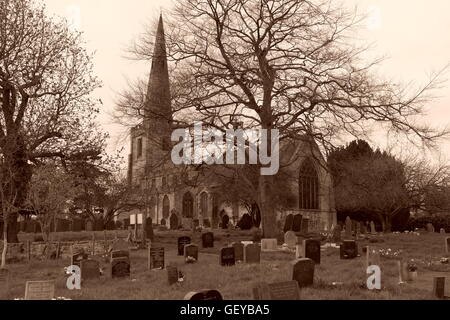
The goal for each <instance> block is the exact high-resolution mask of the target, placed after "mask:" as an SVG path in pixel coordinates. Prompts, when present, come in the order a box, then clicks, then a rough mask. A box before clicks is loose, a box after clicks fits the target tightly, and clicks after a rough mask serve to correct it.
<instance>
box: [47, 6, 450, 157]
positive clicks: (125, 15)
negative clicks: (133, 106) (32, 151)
mask: <svg viewBox="0 0 450 320" xmlns="http://www.w3.org/2000/svg"><path fill="white" fill-rule="evenodd" d="M342 1H343V3H345V4H347V5H349V6H352V7H353V6H356V5H357V6H358V9H359V11H360V12H361V13H368V14H369V17H370V18H369V19H368V21H367V28H366V29H365V30H364V31H363V32H362V33H361V34H360V37H362V38H363V39H364V40H366V41H367V42H369V43H374V44H375V48H374V54H376V55H386V56H387V57H388V60H387V61H385V62H384V63H383V68H382V70H381V72H382V73H383V74H384V75H385V76H386V77H389V78H392V79H393V80H398V81H408V82H409V81H414V82H415V83H416V84H417V85H419V84H420V83H425V82H426V81H427V79H428V76H429V74H430V72H433V71H436V70H438V69H441V68H442V67H443V66H445V65H446V64H448V63H449V62H450V17H449V14H450V1H449V0H428V1H425V0H342ZM44 3H45V4H46V5H47V8H48V10H49V11H50V12H51V13H54V14H57V15H60V16H65V17H67V18H68V19H69V20H70V21H72V23H73V24H74V26H76V27H77V28H78V29H80V30H82V31H83V32H84V33H85V35H84V38H85V39H86V41H87V42H88V49H89V50H92V51H93V50H95V51H96V55H95V61H94V63H95V72H96V74H97V76H98V77H99V78H100V79H101V80H102V81H103V84H104V87H103V88H102V89H100V90H99V91H98V92H97V93H96V94H97V95H98V96H99V98H101V99H102V101H103V103H104V110H103V114H102V116H101V119H100V120H101V123H102V125H104V127H105V129H106V130H108V131H109V132H110V134H111V136H112V139H111V140H110V141H109V147H108V150H109V151H113V150H116V149H117V148H121V147H125V148H128V143H127V142H126V141H124V139H118V138H119V137H124V131H123V128H120V127H118V126H117V125H114V124H113V123H111V121H110V119H109V117H108V115H107V114H108V111H111V110H112V109H113V108H114V98H115V96H116V92H118V91H120V90H121V89H122V88H124V86H125V83H126V80H125V79H126V78H129V79H133V78H135V77H138V76H143V75H145V74H146V73H148V72H149V68H150V65H146V64H139V63H136V62H131V61H128V60H127V59H126V58H125V57H124V55H125V53H124V49H125V48H126V47H127V45H128V44H129V43H130V42H131V41H132V40H133V39H134V38H135V37H136V36H138V35H139V34H140V33H142V32H144V31H145V30H144V25H145V24H146V23H148V22H149V21H150V20H152V19H154V18H156V17H157V16H158V15H159V13H160V12H161V10H163V12H164V9H166V10H167V9H169V8H170V7H171V5H172V1H170V0H158V1H156V0H126V1H124V0H44ZM155 27H156V26H155ZM448 77H449V78H450V74H448ZM437 94H438V95H439V99H437V100H435V101H433V102H432V103H431V104H430V106H429V109H430V112H429V115H428V116H427V118H426V121H428V122H429V123H432V124H434V125H436V126H443V125H446V124H447V123H450V121H449V118H450V117H449V115H450V82H447V83H446V84H445V87H444V88H443V89H441V90H440V91H439V92H437ZM380 143H381V144H383V142H381V140H380ZM443 151H444V153H445V154H446V155H447V157H448V158H450V143H445V144H444V145H443Z"/></svg>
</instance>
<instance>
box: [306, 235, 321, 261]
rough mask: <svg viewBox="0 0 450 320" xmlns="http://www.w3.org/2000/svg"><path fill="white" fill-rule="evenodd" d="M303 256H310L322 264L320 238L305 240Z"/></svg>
mask: <svg viewBox="0 0 450 320" xmlns="http://www.w3.org/2000/svg"><path fill="white" fill-rule="evenodd" d="M302 256H303V258H309V259H311V260H312V261H314V262H315V263H316V264H320V240H314V239H306V240H303V255H302Z"/></svg>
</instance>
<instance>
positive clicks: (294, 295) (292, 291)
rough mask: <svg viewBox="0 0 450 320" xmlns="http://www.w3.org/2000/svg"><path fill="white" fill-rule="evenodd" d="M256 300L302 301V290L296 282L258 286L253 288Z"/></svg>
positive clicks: (261, 284)
mask: <svg viewBox="0 0 450 320" xmlns="http://www.w3.org/2000/svg"><path fill="white" fill-rule="evenodd" d="M253 297H254V299H255V300H300V288H299V286H298V282H297V281H295V280H292V281H284V282H275V283H270V284H267V283H265V282H263V283H260V284H258V285H257V286H256V287H255V288H253Z"/></svg>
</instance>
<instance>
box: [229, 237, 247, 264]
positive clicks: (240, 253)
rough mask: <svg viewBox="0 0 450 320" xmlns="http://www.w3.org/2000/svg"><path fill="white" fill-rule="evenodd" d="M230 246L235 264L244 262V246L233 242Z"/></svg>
mask: <svg viewBox="0 0 450 320" xmlns="http://www.w3.org/2000/svg"><path fill="white" fill-rule="evenodd" d="M231 246H232V247H233V248H234V258H235V259H236V262H238V261H241V262H242V261H244V244H243V243H242V242H233V243H232V244H231Z"/></svg>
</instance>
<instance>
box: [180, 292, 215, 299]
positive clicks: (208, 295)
mask: <svg viewBox="0 0 450 320" xmlns="http://www.w3.org/2000/svg"><path fill="white" fill-rule="evenodd" d="M183 300H223V297H222V295H221V294H220V292H219V291H217V290H202V291H200V292H189V293H188V294H187V295H186V296H185V297H184V299H183Z"/></svg>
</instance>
